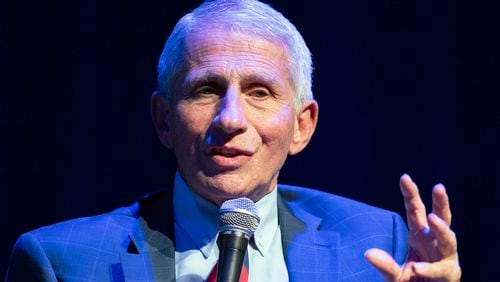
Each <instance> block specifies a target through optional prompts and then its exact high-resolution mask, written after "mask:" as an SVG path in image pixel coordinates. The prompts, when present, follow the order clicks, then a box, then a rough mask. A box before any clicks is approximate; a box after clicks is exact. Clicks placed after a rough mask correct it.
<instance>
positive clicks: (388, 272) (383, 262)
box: [365, 249, 402, 281]
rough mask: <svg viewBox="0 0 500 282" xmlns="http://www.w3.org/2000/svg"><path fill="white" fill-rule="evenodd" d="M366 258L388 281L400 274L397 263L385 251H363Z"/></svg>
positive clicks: (393, 279)
mask: <svg viewBox="0 0 500 282" xmlns="http://www.w3.org/2000/svg"><path fill="white" fill-rule="evenodd" d="M365 258H366V260H367V261H368V262H369V263H371V264H372V265H373V266H374V267H375V268H376V269H378V270H379V271H380V273H382V275H383V276H384V277H385V279H386V280H388V281H395V280H396V279H397V278H398V277H399V276H400V275H401V271H402V270H401V268H400V267H399V265H398V263H397V262H396V261H395V260H394V259H393V258H392V257H391V255H389V254H388V253H387V252H385V251H382V250H380V249H369V250H367V251H366V252H365Z"/></svg>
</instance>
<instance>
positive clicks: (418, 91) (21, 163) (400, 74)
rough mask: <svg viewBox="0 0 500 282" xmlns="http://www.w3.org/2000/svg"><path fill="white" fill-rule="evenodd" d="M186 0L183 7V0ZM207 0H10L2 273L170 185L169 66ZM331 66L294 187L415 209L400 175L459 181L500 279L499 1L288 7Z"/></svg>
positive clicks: (1, 25)
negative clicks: (85, 222)
mask: <svg viewBox="0 0 500 282" xmlns="http://www.w3.org/2000/svg"><path fill="white" fill-rule="evenodd" d="M170 2H173V3H174V4H173V3H170ZM198 3H200V1H134V0H128V1H125V0H123V1H118V0H107V1H97V0H95V1H88V0H85V1H84V0H81V1H67V0H52V1H34V0H24V1H23V0H20V1H14V0H6V1H3V2H0V35H1V37H0V40H1V41H0V56H1V57H0V66H1V67H2V68H1V69H2V71H3V72H4V73H3V74H2V75H1V79H2V80H1V81H0V82H1V85H0V91H1V96H0V97H1V100H0V129H1V130H0V140H1V141H0V142H1V143H0V145H1V147H0V220H1V221H0V230H1V233H0V234H1V237H0V275H2V276H3V273H4V271H5V269H6V265H7V261H8V255H9V252H10V249H11V248H12V245H13V244H14V242H15V239H16V238H17V237H18V236H19V235H20V234H21V233H23V232H26V231H28V230H30V229H33V228H36V227H39V226H43V225H47V224H51V223H55V222H58V221H61V220H66V219H69V218H73V217H79V216H86V215H94V214H98V213H103V212H107V211H110V210H112V209H114V208H115V207H118V206H123V205H128V204H130V203H131V202H133V201H134V200H136V199H138V198H139V197H140V196H141V195H143V194H145V193H147V192H149V191H154V190H158V189H162V188H166V187H168V186H169V183H168V179H169V178H168V177H167V175H169V174H171V173H172V171H173V170H174V167H173V166H172V162H173V158H172V155H171V153H170V152H167V151H166V150H165V149H163V148H162V147H161V145H160V143H159V142H158V141H157V139H156V136H155V134H154V131H153V127H152V125H151V122H150V117H149V96H150V93H152V92H153V91H154V89H155V87H156V82H155V75H156V71H155V68H156V61H157V59H158V57H159V54H160V52H161V50H162V47H163V43H164V41H165V39H166V38H167V36H168V34H169V33H170V31H171V30H172V28H173V25H174V24H175V22H176V21H177V20H178V19H179V18H180V17H181V16H182V15H183V14H184V13H186V12H188V11H189V10H191V9H192V8H194V7H195V6H196V5H197V4H198ZM272 5H273V6H274V7H275V8H276V9H278V10H279V11H281V12H283V13H284V15H285V16H286V17H288V18H289V19H291V21H292V22H293V23H294V24H295V25H296V26H297V28H298V29H299V30H300V31H301V33H302V34H303V36H304V38H305V40H306V42H307V43H308V45H309V47H310V49H311V51H312V53H313V58H314V61H315V73H314V82H315V83H314V93H315V96H316V98H317V100H318V101H319V104H320V120H319V127H318V130H317V132H316V135H315V136H314V138H313V140H312V144H310V146H309V147H308V148H307V149H306V150H305V151H304V152H303V153H301V154H300V155H298V156H296V157H293V158H290V159H289V161H288V163H287V164H286V165H285V167H284V168H283V170H282V175H281V182H282V183H290V184H297V185H304V186H310V187H317V188H318V189H321V190H325V191H331V192H333V193H336V194H340V195H344V196H347V197H350V198H354V199H357V200H360V201H364V202H367V203H370V204H372V205H376V206H380V207H383V208H386V209H390V210H395V211H397V212H399V213H401V214H404V207H403V202H402V198H401V196H400V194H399V189H398V179H399V176H400V175H401V174H402V173H404V172H407V173H409V174H410V175H411V176H412V177H413V178H414V180H415V181H416V182H417V183H418V184H419V186H420V188H421V191H422V194H423V196H424V198H425V200H426V201H427V203H428V204H429V205H428V206H429V207H430V191H431V188H432V185H433V184H434V183H437V182H443V183H445V184H446V185H447V187H448V191H449V194H450V198H451V202H452V210H453V214H454V221H453V228H454V230H455V231H456V233H457V236H458V239H459V251H460V260H461V265H462V267H463V272H464V279H463V280H464V281H491V280H492V279H493V280H494V277H498V270H497V268H498V266H497V264H498V262H499V259H497V256H498V255H497V253H498V243H497V241H498V238H499V233H498V227H497V226H498V221H497V217H496V213H495V210H496V206H497V205H498V204H497V201H498V192H497V190H498V189H499V188H500V185H499V175H500V165H499V154H498V153H499V149H498V147H499V144H500V140H499V137H498V133H499V129H500V118H499V111H498V100H499V99H498V98H497V97H498V95H499V94H500V91H499V90H500V89H499V87H498V86H499V82H498V81H499V72H498V69H499V68H500V67H499V65H500V64H499V63H500V62H499V51H500V48H499V47H500V46H499V39H498V38H499V29H500V24H499V13H498V12H499V4H498V2H496V3H495V1H491V2H485V3H480V2H478V1H465V0H464V1H452V0H449V1H434V0H420V1H417V0H415V1H396V0H383V1H370V0H353V1H319V0H317V1H313V0H309V1H298V0H297V1H284V0H283V1H272Z"/></svg>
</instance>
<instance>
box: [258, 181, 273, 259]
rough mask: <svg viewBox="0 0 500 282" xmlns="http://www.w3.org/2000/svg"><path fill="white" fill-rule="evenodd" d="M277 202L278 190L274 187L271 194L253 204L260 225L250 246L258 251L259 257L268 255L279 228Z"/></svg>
mask: <svg viewBox="0 0 500 282" xmlns="http://www.w3.org/2000/svg"><path fill="white" fill-rule="evenodd" d="M277 201H278V189H277V188H276V187H275V188H274V189H273V191H271V193H269V194H267V195H265V196H264V197H263V198H262V199H260V200H259V201H258V202H257V203H255V205H256V206H257V210H258V211H259V217H260V223H259V226H258V227H257V230H255V233H254V235H253V237H254V238H253V240H254V243H255V244H251V246H252V247H253V248H255V249H256V250H257V251H259V253H260V255H261V256H265V255H266V254H267V253H268V251H269V249H270V246H271V243H272V242H273V238H274V237H275V236H276V232H277V231H278V228H279V226H278V205H277Z"/></svg>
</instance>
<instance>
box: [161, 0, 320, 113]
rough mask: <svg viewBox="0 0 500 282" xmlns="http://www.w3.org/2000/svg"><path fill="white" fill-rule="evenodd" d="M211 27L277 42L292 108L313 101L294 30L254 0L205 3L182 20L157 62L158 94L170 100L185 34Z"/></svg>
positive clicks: (308, 69) (305, 56) (305, 53)
mask: <svg viewBox="0 0 500 282" xmlns="http://www.w3.org/2000/svg"><path fill="white" fill-rule="evenodd" d="M207 25H208V26H213V25H215V26H216V27H222V28H224V29H227V30H229V31H231V32H235V33H242V34H246V35H251V36H256V37H259V38H262V39H264V40H267V41H270V42H279V43H281V44H282V45H283V46H284V47H285V48H286V50H287V51H288V56H287V57H288V63H289V71H290V76H291V80H292V84H293V87H294V89H295V101H294V102H295V107H296V108H297V109H298V108H299V107H300V106H301V105H302V104H303V103H305V102H306V101H308V100H312V99H313V94H312V89H311V88H312V69H313V67H312V58H311V52H310V51H309V49H308V48H307V45H306V43H305V41H304V39H303V38H302V36H301V35H300V33H299V32H298V30H297V29H296V28H295V26H294V25H293V24H292V23H291V22H290V21H289V20H288V19H286V18H285V17H284V16H283V15H282V14H281V13H280V12H278V11H276V10H274V9H273V8H271V7H270V6H269V5H267V4H264V3H262V2H259V1H257V0H211V1H210V0H207V1H205V2H204V3H202V4H201V5H200V6H199V7H197V8H196V9H194V10H193V11H192V12H191V13H188V14H186V15H185V16H184V17H182V18H181V19H180V20H179V22H177V24H176V25H175V27H174V30H173V31H172V33H171V34H170V37H169V38H168V40H167V42H166V43H165V47H164V49H163V52H162V54H161V56H160V60H159V62H158V93H159V95H162V96H164V97H166V98H167V100H170V99H171V97H172V91H173V88H174V87H175V85H176V81H175V80H176V79H178V77H177V76H178V75H179V73H180V72H181V71H182V67H183V66H184V52H185V40H186V37H187V35H188V34H189V33H191V32H195V31H199V30H202V29H203V28H206V27H207Z"/></svg>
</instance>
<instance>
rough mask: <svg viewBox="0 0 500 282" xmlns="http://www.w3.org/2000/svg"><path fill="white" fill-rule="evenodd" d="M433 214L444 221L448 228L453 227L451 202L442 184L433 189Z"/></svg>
mask: <svg viewBox="0 0 500 282" xmlns="http://www.w3.org/2000/svg"><path fill="white" fill-rule="evenodd" d="M432 212H433V213H434V214H436V215H437V216H439V217H440V218H441V219H442V220H444V222H446V224H447V225H448V226H450V225H451V211H450V202H449V200H448V194H446V189H445V188H444V186H443V185H442V184H437V185H435V186H434V188H433V189H432Z"/></svg>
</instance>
